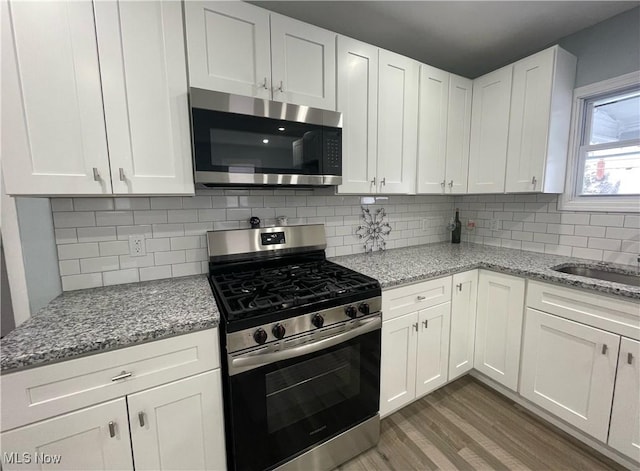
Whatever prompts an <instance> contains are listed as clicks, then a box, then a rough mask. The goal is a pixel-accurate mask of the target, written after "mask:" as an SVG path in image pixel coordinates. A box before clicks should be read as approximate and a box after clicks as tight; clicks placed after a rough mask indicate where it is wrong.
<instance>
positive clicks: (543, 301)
mask: <svg viewBox="0 0 640 471" xmlns="http://www.w3.org/2000/svg"><path fill="white" fill-rule="evenodd" d="M527 306H528V307H532V308H534V309H538V310H540V311H543V312H548V313H550V314H556V315H558V316H561V317H565V318H567V319H571V320H574V321H577V322H581V323H583V324H587V325H591V326H593V327H598V328H600V329H604V330H607V331H609V332H614V333H616V334H620V335H623V336H625V337H631V338H633V339H636V340H640V303H635V302H633V301H626V300H622V299H615V298H612V297H609V296H605V295H600V294H593V293H589V292H586V291H582V290H575V289H571V288H563V287H559V286H553V285H550V284H548V283H540V282H537V281H529V282H528V285H527Z"/></svg>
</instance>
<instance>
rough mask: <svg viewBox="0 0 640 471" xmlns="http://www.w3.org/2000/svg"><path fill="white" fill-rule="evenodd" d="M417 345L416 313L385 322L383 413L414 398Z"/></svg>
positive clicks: (381, 387) (381, 413) (381, 412)
mask: <svg viewBox="0 0 640 471" xmlns="http://www.w3.org/2000/svg"><path fill="white" fill-rule="evenodd" d="M417 345H418V314H417V313H415V312H414V313H411V314H407V315H405V316H402V317H398V318H396V319H392V320H390V321H384V322H383V323H382V353H381V355H382V359H381V369H380V415H382V416H385V415H388V414H390V413H391V412H393V411H394V410H396V409H399V408H400V407H402V406H404V405H406V404H409V403H410V402H411V401H413V400H414V399H415V397H416V348H417Z"/></svg>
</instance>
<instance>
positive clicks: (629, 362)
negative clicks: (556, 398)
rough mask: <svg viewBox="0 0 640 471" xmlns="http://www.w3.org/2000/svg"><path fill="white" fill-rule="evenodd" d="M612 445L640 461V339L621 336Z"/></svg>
mask: <svg viewBox="0 0 640 471" xmlns="http://www.w3.org/2000/svg"><path fill="white" fill-rule="evenodd" d="M608 443H609V445H610V446H611V447H613V448H615V449H616V450H618V451H619V452H621V453H624V454H625V455H627V456H628V457H629V458H632V459H634V460H636V461H638V462H640V342H638V341H636V340H631V339H628V338H625V337H622V341H621V342H620V355H619V358H618V372H617V374H616V387H615V393H614V395H613V410H612V411H611V427H610V428H609V441H608Z"/></svg>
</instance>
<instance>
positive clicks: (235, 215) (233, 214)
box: [200, 208, 252, 221]
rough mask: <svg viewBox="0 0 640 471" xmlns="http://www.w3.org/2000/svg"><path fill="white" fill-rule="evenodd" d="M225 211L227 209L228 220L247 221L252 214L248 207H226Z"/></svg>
mask: <svg viewBox="0 0 640 471" xmlns="http://www.w3.org/2000/svg"><path fill="white" fill-rule="evenodd" d="M226 211H227V220H228V221H248V220H249V218H250V217H251V216H252V214H251V210H250V209H244V208H242V209H240V208H233V209H227V210H226ZM200 220H202V219H200Z"/></svg>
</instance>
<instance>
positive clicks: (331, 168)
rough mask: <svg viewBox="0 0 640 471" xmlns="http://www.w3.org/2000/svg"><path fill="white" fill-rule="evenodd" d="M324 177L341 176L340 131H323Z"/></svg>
mask: <svg viewBox="0 0 640 471" xmlns="http://www.w3.org/2000/svg"><path fill="white" fill-rule="evenodd" d="M323 151H324V168H323V173H324V174H325V175H342V134H341V132H340V131H327V130H325V131H324V149H323Z"/></svg>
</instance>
